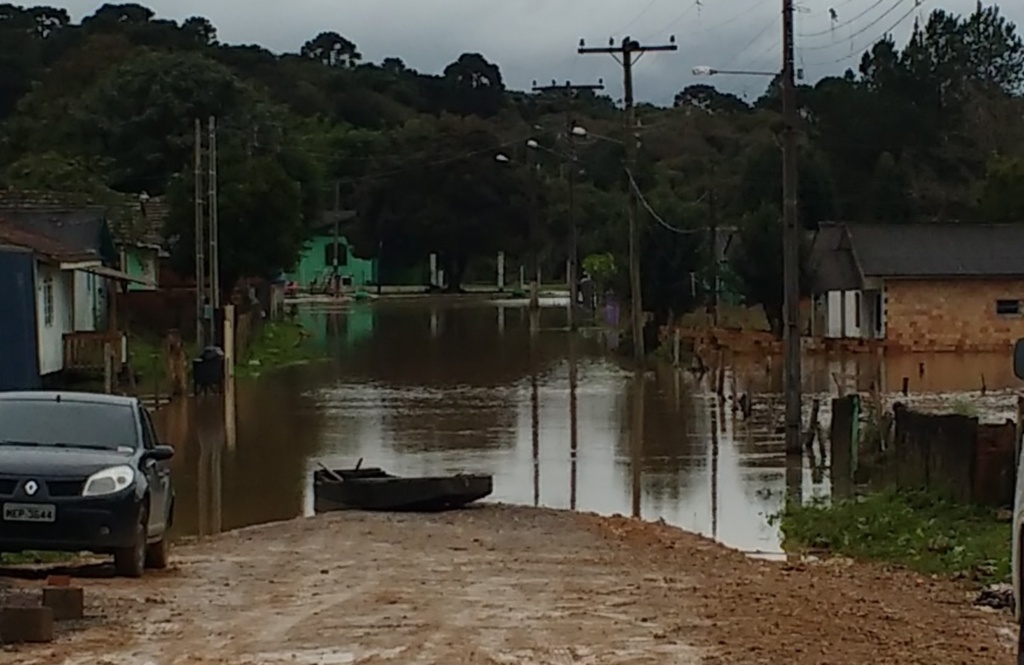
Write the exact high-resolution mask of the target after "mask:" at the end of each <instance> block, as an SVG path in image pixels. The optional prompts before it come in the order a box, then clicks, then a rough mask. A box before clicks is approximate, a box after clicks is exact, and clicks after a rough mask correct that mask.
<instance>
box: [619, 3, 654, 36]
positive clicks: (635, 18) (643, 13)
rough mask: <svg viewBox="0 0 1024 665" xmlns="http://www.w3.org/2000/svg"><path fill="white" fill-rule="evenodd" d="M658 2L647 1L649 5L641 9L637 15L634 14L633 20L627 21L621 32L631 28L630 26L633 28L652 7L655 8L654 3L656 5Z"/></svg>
mask: <svg viewBox="0 0 1024 665" xmlns="http://www.w3.org/2000/svg"><path fill="white" fill-rule="evenodd" d="M656 4H658V0H651V1H650V2H648V3H647V6H646V7H644V8H643V11H641V12H640V13H639V14H637V15H636V16H634V17H633V20H632V21H630V22H629V23H627V24H626V25H625V26H624V27H623V28H622V29H621V30H620V32H626V31H627V30H629V29H630V28H632V27H633V26H634V25H636V24H637V23H638V22H639V21H640V19H642V18H643V17H644V16H647V13H648V12H649V11H651V9H653V8H654V5H656Z"/></svg>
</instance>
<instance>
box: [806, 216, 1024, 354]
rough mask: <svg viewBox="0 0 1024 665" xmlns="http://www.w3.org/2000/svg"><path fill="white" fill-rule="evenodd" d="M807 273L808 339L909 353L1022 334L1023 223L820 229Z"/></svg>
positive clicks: (990, 346) (981, 346) (1007, 340)
mask: <svg viewBox="0 0 1024 665" xmlns="http://www.w3.org/2000/svg"><path fill="white" fill-rule="evenodd" d="M810 271H811V275H812V294H813V307H814V315H813V321H814V322H813V324H812V334H814V335H815V336H823V337H825V338H830V339H861V340H879V341H880V342H882V343H884V345H885V346H887V347H896V348H902V349H905V350H912V351H943V350H977V351H982V350H998V349H1004V348H1007V347H1009V346H1011V345H1012V344H1013V343H1014V341H1016V340H1017V339H1018V338H1020V337H1024V225H995V224H970V223H958V224H948V223H943V224H937V223H936V224H877V223H873V224H867V223H864V224H861V223H837V222H823V223H822V224H821V225H820V228H819V230H818V231H817V232H816V233H815V234H814V236H813V242H812V248H811V252H810Z"/></svg>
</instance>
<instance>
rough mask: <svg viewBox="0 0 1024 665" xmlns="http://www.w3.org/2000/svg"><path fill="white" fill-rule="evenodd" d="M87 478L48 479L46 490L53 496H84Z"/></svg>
mask: <svg viewBox="0 0 1024 665" xmlns="http://www.w3.org/2000/svg"><path fill="white" fill-rule="evenodd" d="M84 488H85V480H47V481H46V490H47V491H48V492H49V493H50V496H51V497H53V498H58V497H68V496H82V490H83V489H84Z"/></svg>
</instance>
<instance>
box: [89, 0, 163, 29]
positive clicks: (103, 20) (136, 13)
mask: <svg viewBox="0 0 1024 665" xmlns="http://www.w3.org/2000/svg"><path fill="white" fill-rule="evenodd" d="M154 16H156V14H155V13H154V12H153V10H152V9H149V8H148V7H143V6H142V5H139V4H136V3H133V2H129V3H123V4H116V3H107V4H104V5H102V6H101V7H100V8H99V9H97V10H96V12H95V13H94V14H93V15H92V16H89V17H86V18H85V19H84V20H83V21H82V26H83V27H88V28H92V29H100V30H115V29H117V28H118V27H119V26H123V25H139V24H143V23H149V22H150V21H152V20H153V17H154Z"/></svg>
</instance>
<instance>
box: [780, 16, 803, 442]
mask: <svg viewBox="0 0 1024 665" xmlns="http://www.w3.org/2000/svg"><path fill="white" fill-rule="evenodd" d="M793 41H794V38H793V0H782V48H783V61H782V114H783V121H784V129H783V132H784V134H783V144H782V147H783V152H782V170H783V173H782V190H783V192H782V199H783V245H784V247H783V253H782V259H783V261H782V262H783V282H784V292H783V301H784V310H785V311H784V314H783V318H784V321H785V329H784V332H783V346H784V347H785V350H784V360H785V363H784V364H785V371H784V374H783V388H784V391H785V394H786V452H787V453H788V454H790V455H799V454H800V423H801V420H802V418H801V413H800V410H801V385H800V378H801V372H800V222H799V219H798V210H797V195H798V192H797V185H798V183H797V145H796V122H797V118H796V116H797V109H796V82H795V74H796V72H795V70H794V57H793V51H794V44H793Z"/></svg>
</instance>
